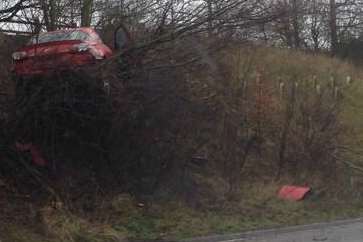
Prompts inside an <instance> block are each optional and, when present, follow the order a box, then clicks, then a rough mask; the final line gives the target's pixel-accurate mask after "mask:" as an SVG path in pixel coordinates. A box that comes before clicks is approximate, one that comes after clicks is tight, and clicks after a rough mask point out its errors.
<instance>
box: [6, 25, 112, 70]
mask: <svg viewBox="0 0 363 242" xmlns="http://www.w3.org/2000/svg"><path fill="white" fill-rule="evenodd" d="M110 56H112V50H111V49H110V48H109V47H108V46H106V45H105V44H104V43H103V42H102V40H101V38H100V37H99V36H98V34H97V33H96V31H95V30H94V29H92V28H76V29H68V30H58V31H53V32H47V33H41V34H39V35H38V36H35V37H33V38H32V39H31V40H30V42H29V43H28V44H27V45H26V46H24V47H23V48H20V49H19V50H18V51H17V52H15V53H13V55H12V57H13V62H14V65H13V71H14V73H15V75H16V76H18V77H27V76H33V75H38V74H40V75H42V74H46V73H49V72H51V71H55V70H67V69H74V68H77V67H81V66H87V65H92V64H94V63H96V62H97V61H100V60H103V59H107V58H108V57H110Z"/></svg>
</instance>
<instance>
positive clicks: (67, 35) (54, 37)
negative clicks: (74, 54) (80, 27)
mask: <svg viewBox="0 0 363 242" xmlns="http://www.w3.org/2000/svg"><path fill="white" fill-rule="evenodd" d="M87 39H89V35H88V34H87V33H85V32H82V31H67V32H49V33H42V34H40V35H39V36H38V37H36V36H34V37H33V38H31V40H30V42H29V44H37V43H38V44H41V43H47V42H55V41H64V40H87Z"/></svg>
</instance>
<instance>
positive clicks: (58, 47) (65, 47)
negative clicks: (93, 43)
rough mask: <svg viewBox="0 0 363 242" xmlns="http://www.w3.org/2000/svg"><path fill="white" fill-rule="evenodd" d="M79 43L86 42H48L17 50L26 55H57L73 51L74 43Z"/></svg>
mask: <svg viewBox="0 0 363 242" xmlns="http://www.w3.org/2000/svg"><path fill="white" fill-rule="evenodd" d="M81 43H86V42H84V41H80V40H67V41H57V42H48V43H41V44H35V45H28V46H25V47H23V48H21V49H20V50H18V51H21V52H26V53H27V56H28V57H32V56H45V55H57V54H62V53H69V52H72V51H74V45H77V44H81Z"/></svg>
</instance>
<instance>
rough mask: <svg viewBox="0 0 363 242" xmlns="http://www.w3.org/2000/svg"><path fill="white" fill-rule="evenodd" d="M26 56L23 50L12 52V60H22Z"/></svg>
mask: <svg viewBox="0 0 363 242" xmlns="http://www.w3.org/2000/svg"><path fill="white" fill-rule="evenodd" d="M26 56H27V54H26V52H25V51H19V52H15V53H13V55H12V57H13V60H22V59H24V58H25V57H26Z"/></svg>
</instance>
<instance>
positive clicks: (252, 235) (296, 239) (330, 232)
mask: <svg viewBox="0 0 363 242" xmlns="http://www.w3.org/2000/svg"><path fill="white" fill-rule="evenodd" d="M320 241H321V242H363V219H356V220H346V221H338V222H332V223H323V224H313V225H306V226H296V227H289V228H283V229H272V230H261V231H254V232H248V233H242V234H234V235H227V236H210V237H205V238H198V239H193V240H190V241H189V242H320Z"/></svg>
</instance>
